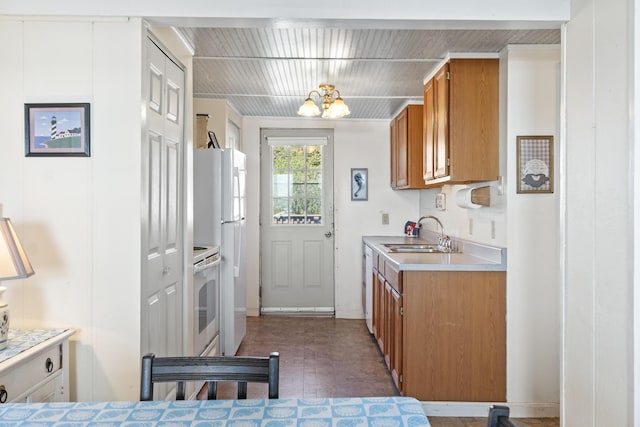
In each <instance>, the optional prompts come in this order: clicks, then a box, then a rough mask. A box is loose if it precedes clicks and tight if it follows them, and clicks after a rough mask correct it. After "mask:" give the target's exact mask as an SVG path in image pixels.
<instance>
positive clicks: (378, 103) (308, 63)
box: [178, 25, 561, 120]
mask: <svg viewBox="0 0 640 427" xmlns="http://www.w3.org/2000/svg"><path fill="white" fill-rule="evenodd" d="M178 31H179V32H180V33H181V34H182V36H183V37H184V38H185V39H186V40H187V41H188V42H189V43H191V45H192V46H193V49H194V60H193V67H194V68H193V86H194V97H195V98H215V99H227V100H228V101H229V103H230V104H231V105H232V106H233V107H234V108H235V109H237V110H238V112H240V114H242V115H245V116H266V117H297V110H298V107H299V106H300V105H301V104H302V102H303V101H304V99H305V98H306V97H307V95H308V93H309V92H310V91H311V90H313V89H317V87H318V85H319V84H321V83H331V84H334V85H335V86H336V88H337V89H338V90H339V91H340V94H341V96H342V98H343V99H344V101H345V103H347V105H349V108H350V109H351V115H350V116H348V117H347V118H345V119H347V120H348V119H390V118H391V117H392V116H393V115H394V114H395V113H397V112H398V110H399V109H400V108H401V107H402V106H403V105H405V104H406V103H408V102H422V87H423V80H424V78H425V76H427V75H428V74H429V73H430V71H432V69H433V68H434V67H435V66H436V65H437V64H438V63H439V62H440V61H441V60H442V59H443V58H444V57H445V56H446V55H447V54H455V53H463V52H492V53H497V52H499V51H500V50H501V49H503V48H504V47H505V46H506V45H508V44H559V43H560V38H561V34H560V30H559V29H558V28H542V29H531V28H526V29H517V28H516V29H513V28H508V29H505V28H502V29H473V30H471V29H410V30H409V29H407V30H399V29H366V28H352V29H349V28H335V27H323V26H319V25H309V26H308V27H307V28H304V27H301V26H296V27H295V28H275V27H268V26H262V27H255V28H202V27H180V28H179V29H178Z"/></svg>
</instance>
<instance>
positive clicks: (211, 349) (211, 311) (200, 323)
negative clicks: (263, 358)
mask: <svg viewBox="0 0 640 427" xmlns="http://www.w3.org/2000/svg"><path fill="white" fill-rule="evenodd" d="M193 253H194V264H193V333H194V341H193V342H194V346H193V350H194V353H195V354H194V355H195V356H204V355H211V356H215V355H218V354H219V344H218V341H219V339H218V335H219V333H220V249H219V248H218V247H217V246H206V247H205V246H196V247H194V248H193Z"/></svg>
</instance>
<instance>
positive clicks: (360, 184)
mask: <svg viewBox="0 0 640 427" xmlns="http://www.w3.org/2000/svg"><path fill="white" fill-rule="evenodd" d="M368 199H369V170H368V169H366V168H351V200H368Z"/></svg>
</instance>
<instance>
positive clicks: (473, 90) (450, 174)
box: [422, 58, 499, 185]
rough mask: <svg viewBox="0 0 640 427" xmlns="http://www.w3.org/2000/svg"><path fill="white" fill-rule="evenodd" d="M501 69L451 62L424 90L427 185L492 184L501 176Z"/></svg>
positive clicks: (491, 62)
mask: <svg viewBox="0 0 640 427" xmlns="http://www.w3.org/2000/svg"><path fill="white" fill-rule="evenodd" d="M498 104H499V63H498V60H497V59H493V58H488V59H487V58H481V59H476V58H473V59H467V58H456V59H450V60H449V61H448V62H447V63H445V64H444V65H443V66H442V67H441V68H440V69H439V70H438V71H437V72H436V73H435V74H434V76H433V78H432V79H431V80H429V81H428V82H427V83H426V84H425V86H424V108H423V120H424V138H423V157H422V158H423V162H422V163H423V179H424V181H425V183H426V184H428V185H435V184H443V183H467V182H474V181H493V180H496V179H498V174H499V134H498V132H499V129H498V126H499V123H498V119H499V117H498V114H499V110H498Z"/></svg>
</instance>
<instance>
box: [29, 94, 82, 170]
mask: <svg viewBox="0 0 640 427" xmlns="http://www.w3.org/2000/svg"><path fill="white" fill-rule="evenodd" d="M89 108H90V106H89V103H76V104H25V105H24V130H25V156H27V157H33V156H50V157H54V156H78V157H90V156H91V149H90V142H89V135H90V117H91V116H90V112H89Z"/></svg>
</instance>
